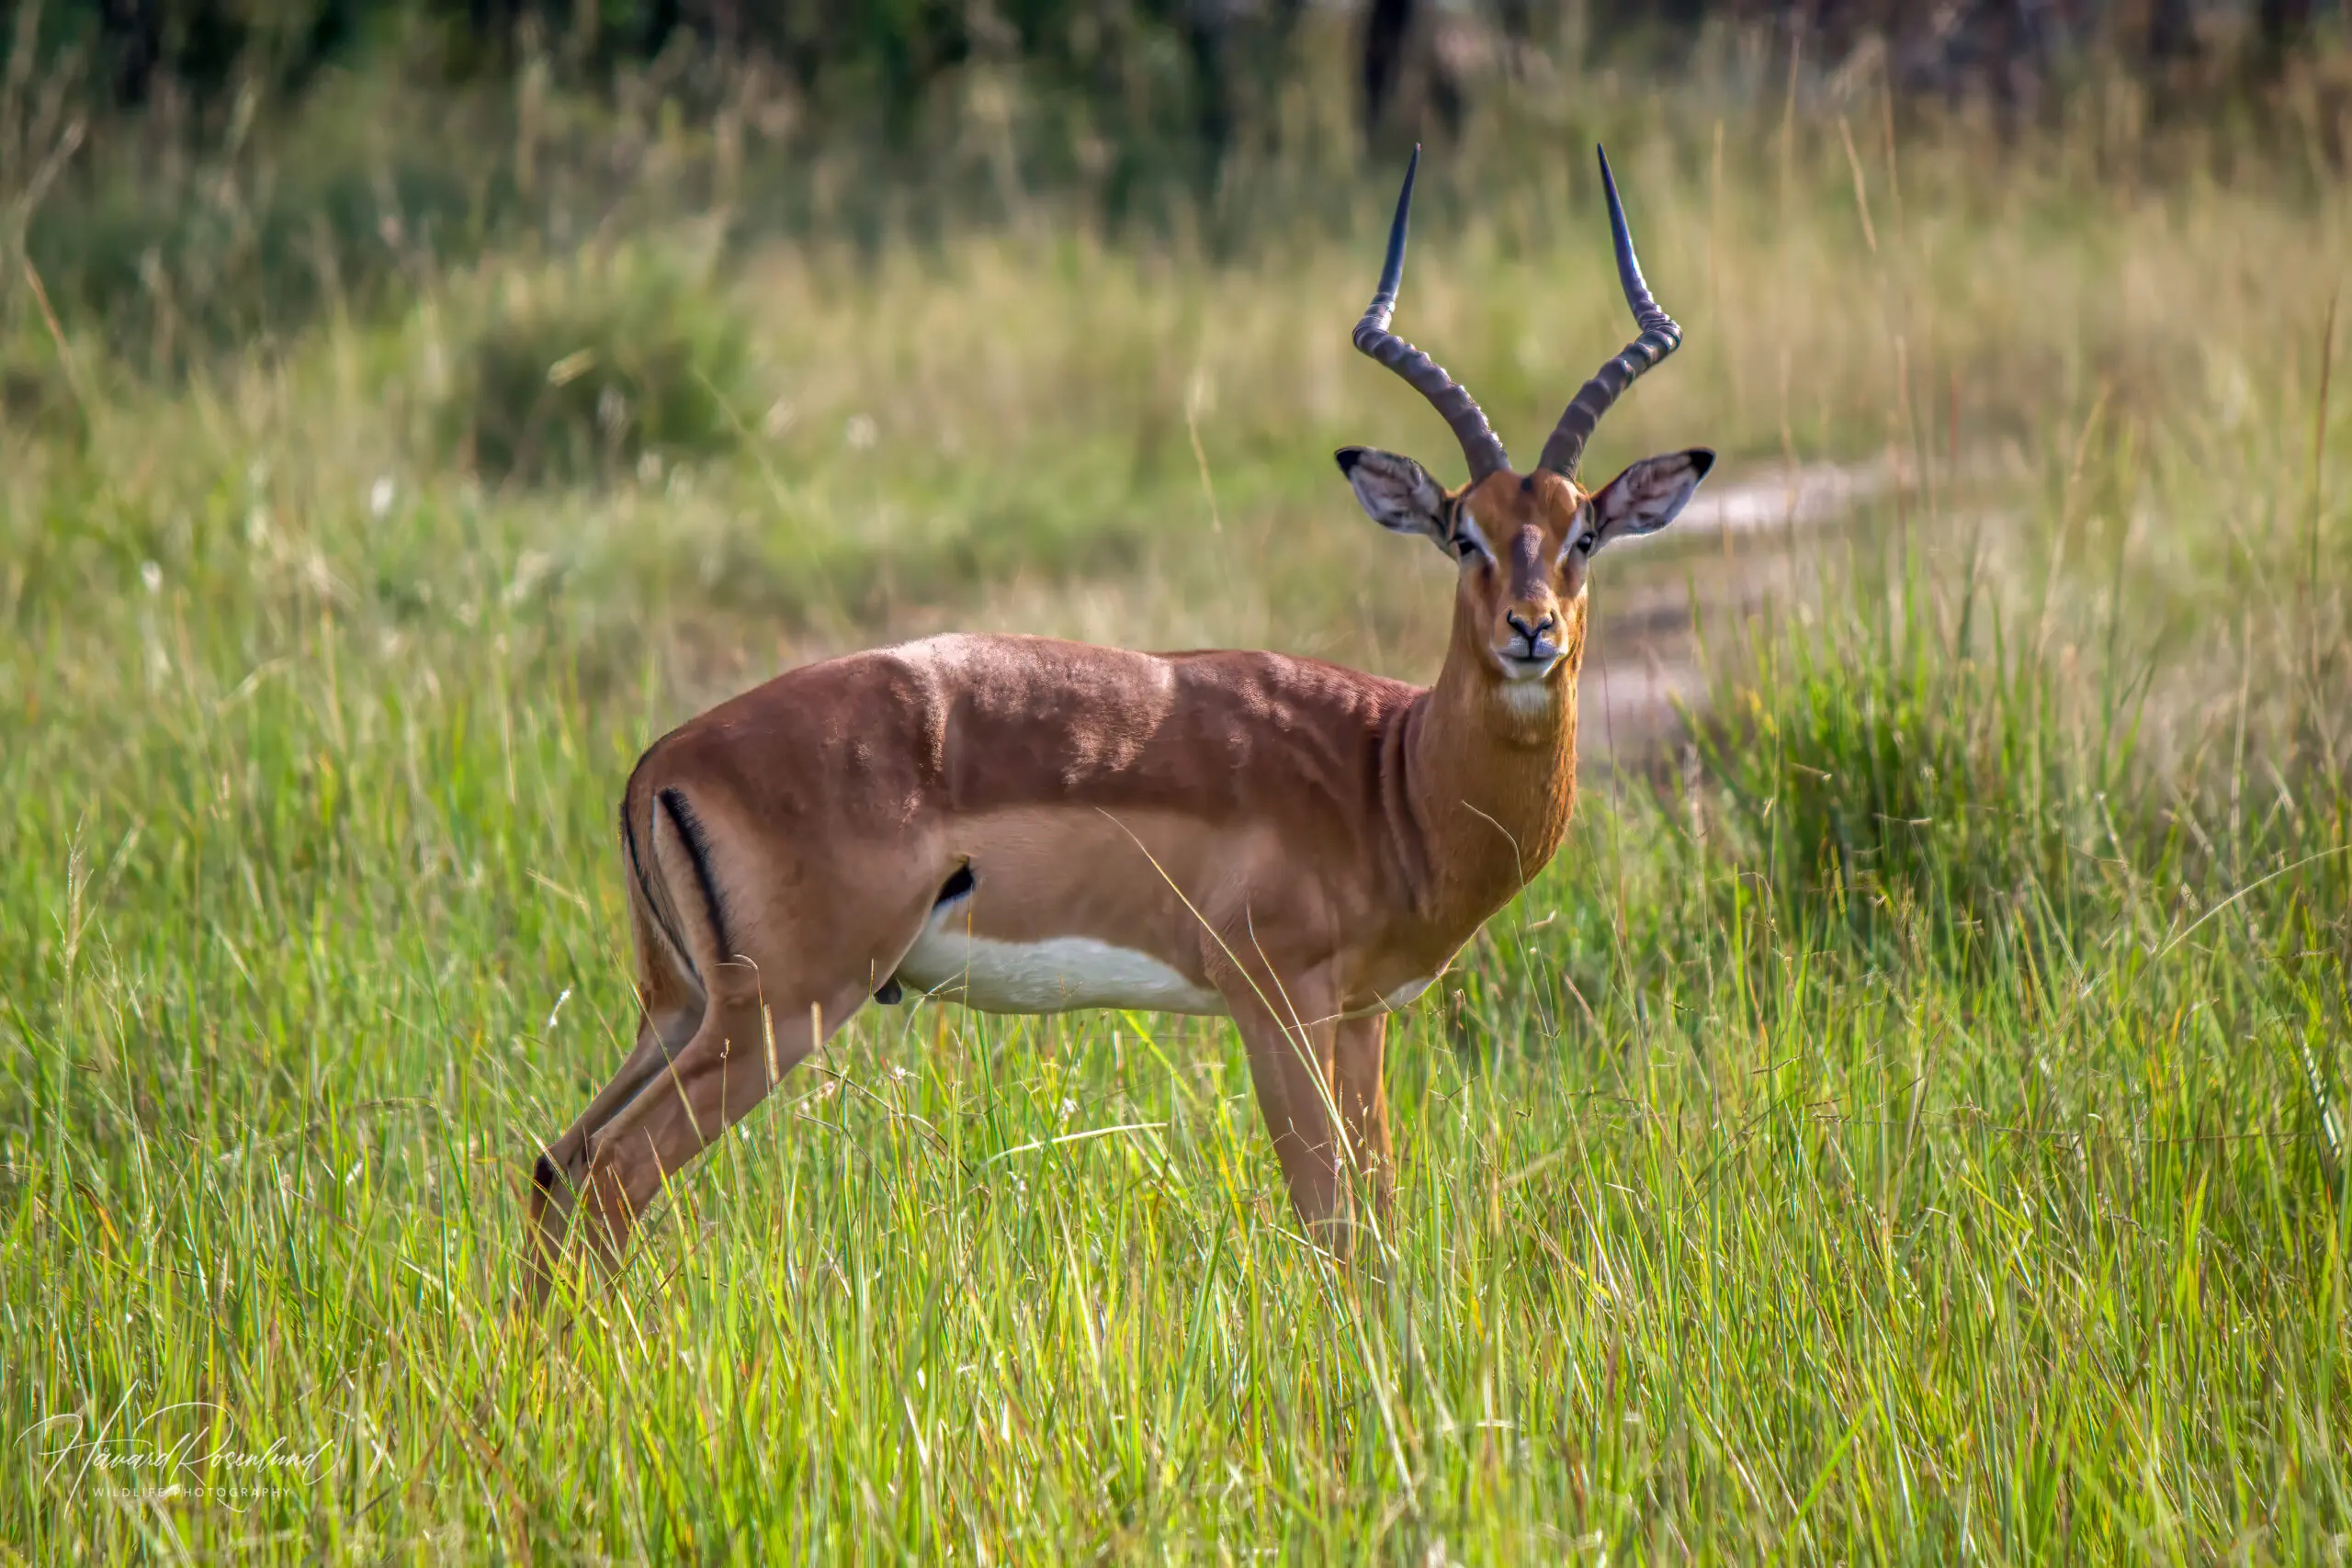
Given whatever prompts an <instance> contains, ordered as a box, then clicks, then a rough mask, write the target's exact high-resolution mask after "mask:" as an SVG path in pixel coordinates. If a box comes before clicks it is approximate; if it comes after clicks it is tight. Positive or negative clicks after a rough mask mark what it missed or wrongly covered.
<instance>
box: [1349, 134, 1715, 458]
mask: <svg viewBox="0 0 2352 1568" xmlns="http://www.w3.org/2000/svg"><path fill="white" fill-rule="evenodd" d="M1594 150H1595V151H1596V152H1600V185H1601V188H1602V189H1603V190H1604V191H1605V192H1607V193H1608V197H1609V228H1610V232H1611V236H1612V238H1614V240H1615V241H1616V245H1617V281H1618V282H1619V283H1620V284H1621V285H1622V286H1623V288H1624V290H1625V303H1626V304H1627V305H1629V306H1631V307H1632V308H1633V311H1634V321H1635V322H1637V323H1638V324H1639V325H1640V327H1641V329H1642V331H1641V335H1640V336H1638V337H1636V338H1635V339H1634V341H1633V342H1631V343H1629V344H1626V345H1625V347H1624V349H1623V352H1621V353H1619V354H1618V355H1616V357H1614V358H1612V359H1611V360H1610V361H1609V362H1608V363H1607V364H1605V365H1603V366H1602V367H1600V369H1599V370H1597V371H1595V372H1594V373H1593V377H1592V379H1591V380H1589V381H1587V382H1586V383H1585V384H1584V386H1583V387H1582V388H1581V389H1578V391H1577V395H1576V397H1575V398H1574V399H1572V400H1570V401H1569V403H1568V406H1567V409H1566V412H1563V413H1562V414H1561V415H1560V423H1558V424H1557V425H1555V426H1554V427H1553V431H1552V434H1551V438H1550V439H1549V440H1547V441H1545V442H1544V455H1543V456H1542V457H1539V458H1538V459H1536V461H1537V464H1538V466H1539V467H1542V468H1549V469H1551V470H1552V471H1553V472H1554V473H1555V474H1558V475H1561V476H1562V477H1563V478H1566V479H1574V478H1575V477H1576V472H1577V462H1578V461H1579V460H1581V459H1582V458H1583V457H1584V446H1585V443H1586V442H1587V441H1589V440H1590V439H1591V438H1592V432H1593V429H1594V427H1595V426H1597V425H1598V424H1600V416H1601V415H1602V414H1605V413H1607V412H1609V406H1610V405H1611V403H1614V402H1615V401H1616V400H1618V398H1619V397H1621V396H1622V395H1623V393H1624V390H1625V389H1626V388H1628V387H1630V386H1632V385H1633V384H1634V381H1635V380H1637V379H1638V378H1640V377H1641V375H1642V373H1643V372H1644V371H1645V370H1648V369H1649V368H1650V367H1652V366H1654V365H1656V364H1657V362H1658V361H1659V360H1661V359H1664V358H1665V357H1666V356H1667V355H1669V354H1672V353H1673V352H1674V351H1675V350H1676V349H1678V348H1679V347H1681V346H1682V329H1681V328H1680V327H1679V326H1677V325H1675V322H1674V318H1673V317H1671V316H1669V315H1668V314H1667V313H1666V312H1665V311H1664V310H1660V309H1659V308H1658V302H1657V299H1654V298H1653V297H1652V296H1651V294H1650V290H1649V286H1648V285H1647V284H1645V283H1644V282H1643V281H1642V264H1641V262H1640V261H1639V260H1637V259H1636V258H1635V256H1634V235H1633V231H1631V230H1630V229H1628V228H1627V227H1626V226H1625V205H1624V203H1623V202H1622V201H1620V200H1619V199H1618V197H1617V177H1616V175H1612V174H1611V173H1610V171H1609V154H1608V153H1607V152H1605V151H1601V150H1600V149H1599V148H1595V149H1594ZM1420 166H1421V150H1420V149H1419V147H1415V148H1414V149H1413V161H1412V162H1411V163H1409V164H1406V165H1405V188H1404V190H1403V191H1401V192H1400V193H1398V195H1397V220H1396V221H1395V222H1394V223H1393V224H1391V225H1390V226H1389V230H1388V259H1387V260H1386V261H1385V262H1384V263H1383V264H1382V265H1381V268H1380V289H1379V292H1377V293H1375V294H1374V295H1373V297H1372V304H1371V305H1370V306H1369V307H1367V308H1366V309H1365V310H1364V313H1363V320H1362V321H1358V322H1357V323H1356V332H1355V343H1356V347H1358V348H1359V349H1361V350H1363V352H1364V353H1365V354H1368V355H1371V356H1372V357H1373V358H1374V359H1377V360H1378V361H1380V363H1381V364H1383V365H1385V366H1387V367H1388V368H1390V369H1391V370H1394V371H1395V372H1397V375H1399V376H1401V377H1403V378H1405V382H1406V384H1407V385H1408V386H1409V387H1411V388H1412V389H1414V390H1415V391H1417V392H1419V393H1420V394H1421V396H1423V397H1425V398H1427V399H1428V400H1430V405H1431V406H1432V407H1434V408H1435V409H1436V410H1437V412H1439V413H1441V414H1442V415H1443V416H1444V418H1445V423H1446V424H1447V425H1448V426H1449V427H1450V428H1451V429H1452V430H1453V438H1454V439H1455V440H1456V441H1458V442H1460V443H1461V444H1462V455H1463V457H1465V458H1467V459H1469V463H1470V482H1471V483H1473V484H1476V483H1477V482H1478V481H1479V480H1480V479H1485V478H1486V477H1487V475H1488V474H1493V473H1500V472H1502V471H1504V470H1505V469H1508V468H1510V456H1509V455H1508V454H1506V453H1505V452H1504V450H1503V444H1502V438H1501V437H1500V436H1498V435H1497V434H1495V429H1494V426H1493V425H1491V424H1489V423H1487V416H1486V413H1485V412H1483V411H1482V410H1481V409H1480V408H1479V407H1478V400H1476V398H1473V397H1472V396H1471V395H1470V390H1469V389H1468V388H1466V387H1464V386H1463V385H1462V384H1461V383H1460V382H1458V381H1456V380H1455V379H1454V378H1453V377H1451V376H1448V375H1447V374H1446V373H1445V371H1444V369H1443V367H1441V366H1440V365H1439V364H1438V363H1437V361H1435V360H1433V359H1431V358H1430V356H1429V355H1426V354H1423V353H1422V352H1421V351H1420V350H1419V349H1418V348H1415V347H1414V346H1413V345H1412V344H1409V343H1407V342H1406V341H1405V340H1404V339H1403V338H1400V337H1398V336H1397V334H1396V333H1392V332H1390V331H1389V330H1388V319H1389V317H1390V316H1392V315H1394V314H1395V313H1396V310H1397V285H1398V284H1399V283H1401V282H1403V280H1404V276H1405V225H1406V220H1407V219H1408V218H1409V217H1410V216H1411V213H1412V209H1413V175H1415V174H1416V173H1418V172H1419V169H1420Z"/></svg>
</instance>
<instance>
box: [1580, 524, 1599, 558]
mask: <svg viewBox="0 0 2352 1568" xmlns="http://www.w3.org/2000/svg"><path fill="white" fill-rule="evenodd" d="M1598 543H1600V530H1599V529H1597V528H1588V529H1586V530H1585V531H1584V533H1583V534H1582V535H1580V536H1578V537H1577V554H1579V555H1587V556H1589V555H1590V554H1592V547H1593V546H1594V545H1596V544H1598Z"/></svg>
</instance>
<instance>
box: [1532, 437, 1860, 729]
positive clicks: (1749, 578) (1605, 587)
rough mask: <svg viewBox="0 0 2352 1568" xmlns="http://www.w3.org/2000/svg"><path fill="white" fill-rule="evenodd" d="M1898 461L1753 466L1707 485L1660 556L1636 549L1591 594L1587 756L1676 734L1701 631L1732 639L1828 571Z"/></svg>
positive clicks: (1582, 684)
mask: <svg viewBox="0 0 2352 1568" xmlns="http://www.w3.org/2000/svg"><path fill="white" fill-rule="evenodd" d="M1894 477H1895V476H1894V470H1893V468H1892V467H1891V466H1890V465H1889V464H1888V463H1887V462H1886V461H1885V460H1884V459H1880V460H1877V461H1874V462H1870V463H1854V464H1838V463H1809V464H1805V465H1803V466H1801V467H1798V468H1786V467H1781V466H1773V467H1764V468H1750V469H1748V470H1747V471H1746V472H1745V473H1741V474H1736V475H1733V476H1730V482H1729V483H1727V484H1715V485H1709V486H1708V487H1707V488H1705V489H1704V490H1702V491H1700V492H1699V496H1698V498H1697V499H1696V500H1694V501H1692V502H1691V507H1690V510H1689V511H1687V512H1685V513H1683V514H1682V516H1681V517H1680V518H1679V519H1678V520H1677V521H1676V522H1675V525H1674V527H1673V529H1672V531H1671V533H1670V534H1668V535H1666V536H1661V539H1660V545H1661V546H1663V545H1665V544H1666V541H1667V540H1668V539H1671V540H1672V541H1673V543H1672V545H1671V546H1670V547H1664V548H1656V553H1655V554H1654V555H1652V554H1649V553H1648V552H1647V551H1645V552H1644V554H1643V555H1642V556H1633V555H1632V554H1631V552H1629V557H1630V558H1628V559H1627V560H1626V562H1625V563H1624V567H1623V570H1619V571H1616V572H1615V573H1613V574H1612V578H1613V580H1611V581H1603V582H1600V583H1597V584H1596V585H1595V587H1594V590H1593V593H1594V598H1595V602H1596V604H1597V607H1598V611H1599V624H1598V625H1597V626H1594V628H1593V636H1592V645H1591V647H1592V651H1591V653H1590V655H1589V657H1588V658H1587V660H1586V662H1585V667H1584V673H1583V676H1582V678H1581V679H1580V681H1579V682H1578V685H1577V700H1578V703H1579V714H1580V720H1581V721H1580V724H1579V727H1578V728H1579V733H1578V736H1577V750H1578V753H1579V755H1580V757H1581V758H1582V759H1584V760H1585V761H1588V762H1589V763H1591V764H1594V765H1598V766H1601V767H1607V766H1609V765H1611V763H1612V762H1614V763H1621V764H1622V763H1630V762H1632V761H1634V760H1636V759H1638V758H1640V757H1642V756H1645V755H1649V754H1654V753H1655V752H1656V750H1657V749H1658V748H1659V747H1660V746H1662V745H1666V744H1668V743H1670V742H1671V741H1672V739H1673V738H1674V737H1675V735H1676V734H1677V733H1679V729H1680V728H1681V722H1682V721H1681V718H1680V716H1679V715H1678V713H1677V711H1676V705H1677V704H1678V703H1681V704H1688V705H1694V706H1695V705H1697V704H1699V703H1700V702H1702V700H1703V699H1704V695H1705V690H1706V677H1705V673H1704V671H1702V668H1701V665H1700V661H1699V643H1698V638H1697V637H1696V636H1695V635H1694V634H1693V630H1692V609H1693V606H1694V604H1695V606H1696V607H1697V610H1698V615H1699V619H1700V621H1701V623H1702V625H1703V626H1705V627H1706V628H1707V634H1708V636H1709V637H1728V636H1729V635H1730V634H1731V631H1732V629H1733V628H1734V627H1735V626H1737V625H1738V624H1739V623H1740V622H1741V621H1742V620H1744V619H1746V618H1747V616H1748V615H1752V614H1754V613H1755V612H1756V611H1757V610H1758V609H1759V608H1761V607H1762V606H1763V605H1764V604H1767V603H1768V602H1770V601H1773V600H1776V599H1784V598H1786V597H1788V596H1790V595H1791V594H1792V593H1793V592H1802V590H1803V588H1804V585H1805V584H1806V583H1808V582H1817V581H1819V580H1820V578H1819V570H1818V557H1819V553H1820V551H1821V549H1822V548H1823V547H1824V546H1825V545H1826V544H1827V543H1828V542H1829V541H1830V540H1832V539H1834V538H1835V537H1836V536H1837V535H1838V525H1841V524H1843V523H1846V522H1848V521H1849V520H1851V519H1852V518H1853V517H1854V515H1855V514H1856V513H1857V512H1858V511H1859V510H1860V508H1861V507H1862V506H1863V505H1864V504H1866V503H1867V502H1870V501H1871V500H1872V499H1874V498H1875V497H1877V496H1879V495H1880V494H1882V493H1883V492H1884V491H1886V490H1887V489H1888V488H1889V487H1890V486H1891V485H1892V484H1893V483H1894Z"/></svg>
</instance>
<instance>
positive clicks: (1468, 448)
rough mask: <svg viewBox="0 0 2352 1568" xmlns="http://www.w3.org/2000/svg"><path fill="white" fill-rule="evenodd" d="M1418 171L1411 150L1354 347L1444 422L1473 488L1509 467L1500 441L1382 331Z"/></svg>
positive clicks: (1411, 351)
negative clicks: (1459, 447)
mask: <svg viewBox="0 0 2352 1568" xmlns="http://www.w3.org/2000/svg"><path fill="white" fill-rule="evenodd" d="M1420 166H1421V150H1420V148H1419V145H1418V144H1417V145H1416V146H1415V147H1414V148H1413V161H1412V162H1411V163H1409V164H1406V165H1405V188H1404V190H1403V191H1402V192H1400V193H1399V194H1398V196H1397V220H1396V222H1394V223H1393V224H1391V225H1390V226H1389V230H1388V259H1387V260H1386V261H1385V262H1384V263H1383V264H1382V265H1381V268H1380V292H1378V293H1377V294H1374V296H1373V297H1372V303H1371V304H1370V305H1369V306H1367V307H1366V308H1365V310H1364V313H1363V320H1362V321H1358V322H1357V323H1356V333H1355V341H1356V347H1358V348H1360V349H1362V350H1363V352H1364V353H1366V354H1368V355H1372V357H1373V358H1374V359H1377V360H1378V361H1380V363H1382V364H1383V365H1385V366H1386V367H1388V368H1390V369H1391V370H1394V371H1395V372H1397V375H1399V376H1402V377H1403V378H1405V381H1406V384H1407V385H1408V386H1410V387H1411V388H1412V389H1413V390H1415V391H1417V392H1419V393H1420V394H1421V396H1423V397H1425V398H1427V399H1428V400H1430V403H1431V405H1433V406H1434V407H1435V408H1436V410H1437V412H1440V413H1442V414H1443V415H1444V416H1445V423H1447V425H1449V426H1450V427H1452V429H1453V438H1454V439H1455V440H1456V441H1459V442H1460V443H1461V444H1462V455H1463V457H1466V458H1468V459H1469V462H1470V482H1471V483H1472V484H1476V483H1477V482H1478V481H1479V480H1480V479H1485V478H1486V477H1487V475H1488V474H1491V473H1496V472H1498V471H1500V470H1502V469H1504V468H1510V457H1509V456H1508V455H1507V454H1505V452H1504V451H1503V444H1502V438H1501V437H1500V436H1498V435H1497V434H1495V429H1494V426H1492V425H1490V424H1488V423H1487V416H1486V414H1485V413H1484V412H1482V411H1481V410H1480V409H1479V407H1478V400H1476V398H1474V397H1472V396H1471V395H1470V391H1469V389H1468V388H1466V387H1464V386H1462V385H1461V384H1460V383H1458V382H1457V381H1455V380H1454V379H1453V377H1451V376H1448V375H1447V374H1446V373H1445V371H1444V369H1443V368H1442V367H1441V366H1439V364H1438V363H1437V361H1436V360H1434V359H1431V358H1430V356H1429V355H1426V354H1423V353H1422V352H1421V351H1420V350H1419V349H1418V348H1415V347H1414V346H1413V345H1412V344H1409V343H1407V342H1406V341H1405V340H1404V339H1403V338H1400V337H1398V336H1397V335H1396V334H1395V333H1392V332H1390V331H1389V330H1388V318H1389V316H1390V315H1391V314H1393V313H1394V312H1395V310H1396V309H1397V284H1399V283H1400V282H1402V281H1403V280H1404V276H1405V220H1406V217H1407V215H1408V214H1409V213H1410V212H1411V211H1412V209H1413V175H1414V173H1415V171H1417V170H1419V168H1420Z"/></svg>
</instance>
